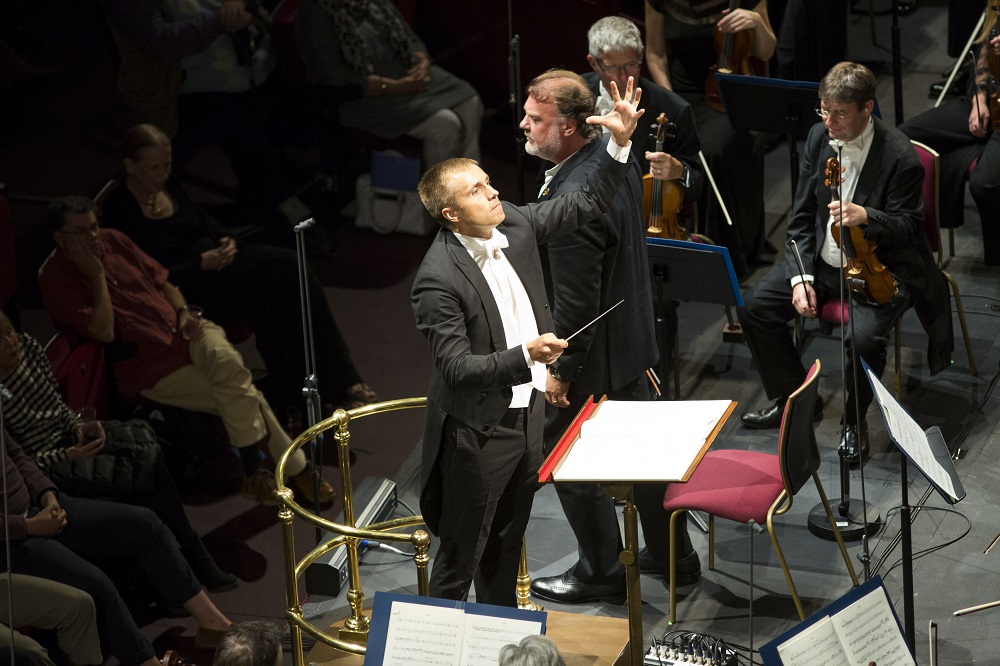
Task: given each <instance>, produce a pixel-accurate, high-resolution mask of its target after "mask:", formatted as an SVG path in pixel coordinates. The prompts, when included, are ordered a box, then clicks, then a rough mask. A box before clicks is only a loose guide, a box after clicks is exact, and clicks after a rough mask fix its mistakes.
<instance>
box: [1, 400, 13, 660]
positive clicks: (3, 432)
mask: <svg viewBox="0 0 1000 666" xmlns="http://www.w3.org/2000/svg"><path fill="white" fill-rule="evenodd" d="M12 397H13V396H11V394H10V391H8V390H7V387H6V386H4V385H3V384H0V457H2V458H3V464H4V468H5V469H4V470H3V515H4V521H3V536H4V543H3V545H4V555H5V556H6V557H7V629H8V631H10V666H14V645H15V643H14V626H15V625H16V622H15V621H14V572H13V562H11V559H10V520H9V519H8V517H9V516H10V506H9V502H10V497H9V496H8V495H7V470H6V467H7V461H8V460H10V457H9V456H8V455H7V429H6V427H5V426H4V420H3V401H4V400H10V399H11V398H12Z"/></svg>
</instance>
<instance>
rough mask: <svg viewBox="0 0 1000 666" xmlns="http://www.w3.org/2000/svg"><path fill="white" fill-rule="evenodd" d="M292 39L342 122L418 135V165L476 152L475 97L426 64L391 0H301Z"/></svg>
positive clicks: (478, 117) (382, 132)
mask: <svg viewBox="0 0 1000 666" xmlns="http://www.w3.org/2000/svg"><path fill="white" fill-rule="evenodd" d="M295 37H296V40H297V42H298V45H299V50H300V52H301V53H302V59H303V61H304V62H305V66H306V76H307V77H308V79H309V81H310V82H311V83H313V84H317V85H319V86H321V87H322V88H323V89H325V92H327V93H329V96H330V98H331V101H332V102H333V103H337V102H339V113H340V123H341V125H343V126H344V127H351V128H356V129H363V130H367V131H369V132H372V133H373V134H376V135H378V136H380V137H383V138H386V139H396V138H398V137H400V136H402V135H404V134H405V135H407V136H411V137H414V138H416V139H419V140H420V141H421V142H423V157H424V168H427V167H430V166H431V165H434V164H437V163H438V162H441V161H444V160H446V159H448V158H451V157H469V158H472V159H475V160H478V159H479V158H480V153H479V128H480V124H481V122H482V112H483V104H482V102H481V101H480V99H479V96H478V95H477V94H476V91H475V90H474V89H473V88H472V86H471V85H469V84H468V83H466V82H465V81H463V80H462V79H459V78H457V77H455V76H454V75H452V74H450V73H448V72H447V71H445V70H443V69H441V68H440V67H438V66H436V65H433V64H432V63H431V59H430V57H429V56H428V55H427V48H426V47H425V46H424V44H423V42H422V41H421V40H420V38H419V37H418V36H417V35H416V34H415V33H414V32H413V30H411V29H410V27H409V26H408V25H407V24H406V21H405V20H404V19H403V17H402V16H401V15H400V13H399V12H398V11H397V10H396V8H395V7H394V6H393V4H392V2H391V1H390V0H303V2H302V6H301V7H300V8H299V12H298V15H297V16H296V18H295Z"/></svg>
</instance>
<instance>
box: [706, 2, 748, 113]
mask: <svg viewBox="0 0 1000 666" xmlns="http://www.w3.org/2000/svg"><path fill="white" fill-rule="evenodd" d="M738 2H739V0H729V13H730V14H731V13H733V12H734V11H735V10H736V9H737V4H738ZM714 44H715V52H716V53H717V54H718V59H717V60H716V64H714V65H712V67H711V69H710V70H709V73H708V78H707V79H705V99H706V100H707V101H708V103H709V104H710V105H711V106H712V108H713V109H715V110H716V111H718V112H719V113H725V112H726V105H725V104H723V103H722V97H721V96H720V95H719V83H718V82H717V81H716V80H715V75H716V73H718V72H721V73H723V74H740V75H744V76H746V75H750V74H753V73H754V71H753V69H752V67H751V66H750V54H751V53H753V47H754V32H753V30H739V31H737V32H722V31H721V30H716V31H715V42H714Z"/></svg>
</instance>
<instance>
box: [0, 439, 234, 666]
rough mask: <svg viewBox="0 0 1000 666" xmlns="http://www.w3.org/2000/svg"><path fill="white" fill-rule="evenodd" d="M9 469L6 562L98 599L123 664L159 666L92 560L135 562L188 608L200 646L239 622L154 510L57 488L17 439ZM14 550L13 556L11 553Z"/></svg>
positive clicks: (170, 602) (166, 595) (163, 593)
mask: <svg viewBox="0 0 1000 666" xmlns="http://www.w3.org/2000/svg"><path fill="white" fill-rule="evenodd" d="M0 436H3V437H6V438H7V454H6V456H5V458H4V473H5V475H6V478H7V497H6V499H7V504H6V507H7V508H6V510H7V513H6V514H2V513H0V515H2V517H3V520H5V521H6V525H5V526H3V525H0V529H3V528H4V527H6V528H7V529H9V534H10V542H8V543H7V549H9V551H8V550H6V549H5V550H4V552H3V553H2V554H0V566H3V567H6V568H8V570H10V571H11V572H12V573H15V574H26V575H29V576H37V577H39V578H46V579H48V580H53V581H56V582H58V583H63V584H64V585H69V586H71V587H76V588H79V589H81V590H83V591H84V592H86V593H88V594H89V595H90V596H91V597H93V599H94V602H95V604H96V605H97V607H98V608H99V609H100V611H101V614H102V629H103V631H104V634H105V635H106V636H107V639H108V641H107V648H108V651H109V652H110V653H111V654H112V655H114V656H115V658H117V659H118V661H119V662H120V663H121V664H122V665H123V666H137V665H139V666H161V664H160V661H159V660H157V659H156V657H155V656H154V655H153V646H152V645H151V644H150V642H149V640H148V639H147V638H146V637H145V636H143V634H142V632H141V631H139V627H138V626H136V623H135V620H134V619H133V618H132V615H131V613H130V612H129V610H128V608H127V607H126V606H125V602H124V601H123V600H122V597H121V595H120V594H119V593H118V590H117V589H115V586H114V584H113V583H112V582H111V580H110V579H109V578H108V577H107V576H106V575H105V574H104V573H103V572H102V571H101V570H100V569H99V568H98V565H97V563H96V562H95V561H94V560H104V561H108V560H109V559H111V558H114V559H118V558H130V559H134V560H136V563H137V564H138V565H139V566H141V568H142V571H143V572H144V574H145V575H146V577H147V578H148V579H149V581H150V582H151V583H152V584H153V586H154V587H155V588H156V590H157V592H158V593H159V595H160V597H161V598H162V600H163V603H164V604H165V605H166V606H168V607H183V608H184V610H186V611H187V612H188V613H190V614H191V616H192V617H193V618H194V619H195V621H196V622H197V623H198V632H197V634H196V636H195V645H196V646H197V647H200V648H214V647H215V646H216V645H218V642H219V640H220V639H221V638H222V636H223V634H225V632H226V631H228V630H229V629H230V628H231V627H232V626H233V623H232V622H231V621H230V620H229V618H227V617H226V616H225V615H223V614H222V612H221V611H220V610H219V609H218V608H216V607H215V604H214V603H212V600H211V599H210V598H209V596H208V594H206V592H205V591H204V590H203V589H202V588H201V585H199V583H198V579H197V578H195V575H194V572H193V571H191V568H190V567H189V566H188V565H187V562H185V561H184V557H183V556H182V555H181V553H180V551H179V550H178V549H177V546H176V545H175V544H174V541H173V538H172V537H171V536H170V533H169V531H168V530H167V528H166V526H164V524H163V522H161V521H160V519H159V518H157V517H156V514H154V513H153V512H152V511H150V510H149V509H146V508H143V507H139V506H131V505H129V504H120V503H118V502H106V501H101V500H91V499H83V498H77V497H72V496H69V495H66V494H64V493H61V492H59V489H58V488H57V487H56V486H55V484H54V483H52V481H50V480H49V479H48V478H46V476H45V475H44V474H42V472H41V470H39V469H38V466H37V465H35V463H34V462H33V461H32V460H31V456H29V455H28V454H27V453H25V452H24V450H23V449H22V448H21V447H20V446H19V445H18V443H17V442H16V441H15V440H14V438H13V437H10V436H9V435H8V434H7V433H6V432H2V431H0ZM8 552H9V553H10V561H8V560H7V557H8V555H7V553H8Z"/></svg>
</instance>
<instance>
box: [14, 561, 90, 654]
mask: <svg viewBox="0 0 1000 666" xmlns="http://www.w3.org/2000/svg"><path fill="white" fill-rule="evenodd" d="M8 590H10V591H11V592H13V596H12V597H11V598H10V601H11V603H10V605H9V606H8ZM8 609H12V610H13V613H14V625H15V626H16V627H18V628H29V629H45V630H52V631H54V632H55V641H56V647H57V648H58V650H59V652H60V653H61V654H60V655H53V656H50V655H49V652H48V650H46V649H45V648H44V647H42V645H40V644H39V643H38V642H37V641H35V640H34V639H33V638H31V637H30V636H27V635H25V634H22V633H21V632H20V631H15V632H14V647H15V648H17V649H20V650H23V651H24V652H26V653H28V654H29V655H30V661H31V664H32V666H55V663H57V662H58V663H60V664H62V663H67V662H68V663H70V664H73V666H88V665H90V664H100V663H102V662H103V661H104V659H103V657H101V641H100V639H99V638H98V635H97V610H96V609H95V608H94V600H93V599H91V598H90V595H89V594H87V593H86V592H84V591H83V590H78V589H77V588H75V587H70V586H69V585H63V584H62V583H57V582H55V581H52V580H46V579H45V578H38V577H35V576H24V575H21V574H7V573H3V574H0V622H3V625H7V626H3V625H0V648H9V647H10V638H11V632H10V628H9V627H10V624H11V620H10V617H9V615H8Z"/></svg>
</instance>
